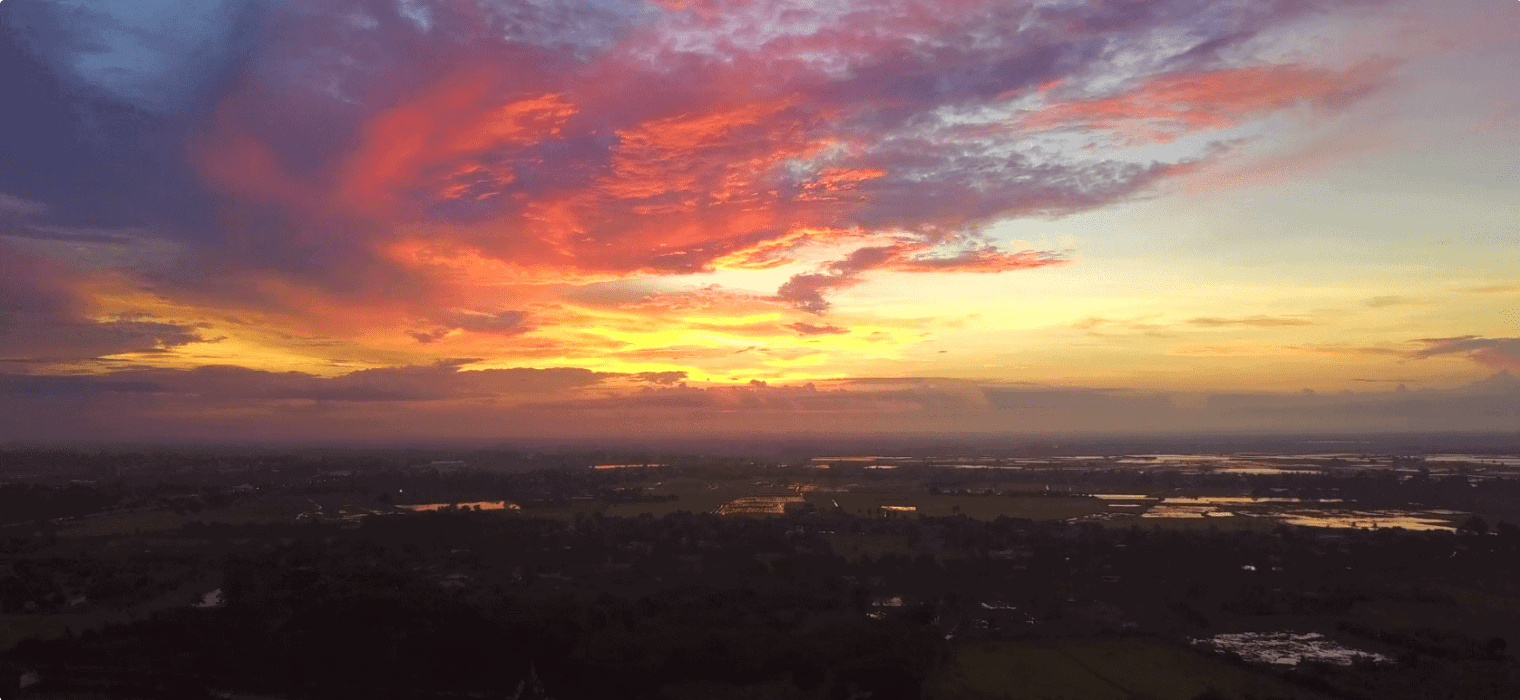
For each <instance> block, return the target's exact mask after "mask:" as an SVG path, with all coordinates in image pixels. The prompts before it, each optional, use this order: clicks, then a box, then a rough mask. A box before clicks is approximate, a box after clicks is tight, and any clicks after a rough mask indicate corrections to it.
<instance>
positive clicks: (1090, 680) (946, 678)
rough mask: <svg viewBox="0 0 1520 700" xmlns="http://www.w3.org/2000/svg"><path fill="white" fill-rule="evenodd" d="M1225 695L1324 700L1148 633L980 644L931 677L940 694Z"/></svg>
mask: <svg viewBox="0 0 1520 700" xmlns="http://www.w3.org/2000/svg"><path fill="white" fill-rule="evenodd" d="M1209 688H1213V689H1215V690H1217V691H1219V692H1220V693H1222V694H1223V695H1224V696H1225V697H1229V698H1243V697H1251V696H1255V697H1273V698H1303V699H1306V700H1308V699H1313V700H1319V699H1320V698H1322V697H1323V696H1320V695H1317V694H1315V693H1312V692H1309V691H1305V690H1302V689H1300V688H1296V687H1294V686H1291V685H1288V684H1286V683H1284V682H1282V681H1280V680H1278V679H1276V678H1274V677H1272V676H1270V675H1267V674H1264V673H1259V672H1256V671H1252V670H1251V669H1248V668H1242V667H1238V666H1234V665H1231V664H1228V663H1225V662H1223V661H1218V660H1215V659H1212V658H1209V657H1207V656H1205V655H1202V654H1199V653H1196V652H1193V651H1190V650H1187V649H1183V648H1180V647H1175V646H1172V645H1169V644H1164V643H1161V642H1157V641H1153V640H1144V639H1093V640H1067V641H1061V642H1049V643H1020V642H1003V641H997V642H975V643H971V644H967V645H964V646H962V647H960V648H959V649H957V650H956V651H955V653H954V656H953V657H952V659H951V662H950V663H949V664H948V665H947V667H946V669H945V670H944V671H943V672H941V673H940V675H939V676H938V677H936V678H934V679H933V680H932V681H931V683H930V688H929V697H931V698H933V699H934V700H983V699H986V700H992V699H998V700H1037V699H1038V700H1131V699H1133V698H1156V699H1157V700H1192V698H1195V697H1197V696H1198V695H1199V694H1201V693H1203V692H1204V691H1206V690H1208V689H1209Z"/></svg>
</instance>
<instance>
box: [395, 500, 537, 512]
mask: <svg viewBox="0 0 1520 700" xmlns="http://www.w3.org/2000/svg"><path fill="white" fill-rule="evenodd" d="M450 506H457V507H458V508H460V509H461V510H465V509H468V510H521V507H519V506H518V505H517V504H516V503H508V502H506V501H471V502H469V503H414V504H411V505H398V506H396V507H397V508H400V509H402V510H411V511H429V510H443V509H444V508H448V507H450Z"/></svg>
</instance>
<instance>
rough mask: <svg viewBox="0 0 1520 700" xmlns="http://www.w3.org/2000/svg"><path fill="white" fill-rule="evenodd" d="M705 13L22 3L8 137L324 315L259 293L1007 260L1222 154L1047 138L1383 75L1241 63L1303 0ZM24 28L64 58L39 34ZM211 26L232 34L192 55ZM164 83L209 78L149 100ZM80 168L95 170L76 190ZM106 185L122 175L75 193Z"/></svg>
mask: <svg viewBox="0 0 1520 700" xmlns="http://www.w3.org/2000/svg"><path fill="white" fill-rule="evenodd" d="M154 2H157V0H154ZM680 7H682V8H683V9H681V10H679V11H675V12H657V11H653V10H652V8H649V7H645V6H640V5H638V4H637V3H618V4H607V3H592V2H564V3H553V4H550V5H531V6H530V5H527V4H522V3H517V2H491V3H436V4H429V5H427V6H426V8H425V10H419V9H416V8H413V9H410V10H409V9H407V7H406V6H402V5H395V4H392V5H384V4H375V3H367V2H359V1H358V0H315V1H314V2H310V3H300V4H298V5H289V4H260V3H244V2H231V1H228V2H220V3H212V4H208V5H207V7H205V8H201V9H199V10H197V11H196V12H194V13H192V15H191V16H187V17H184V18H181V19H180V20H179V22H178V23H177V24H174V25H170V24H166V23H164V22H163V21H162V20H161V19H159V16H158V15H157V14H155V13H153V12H150V11H131V12H128V11H126V10H123V9H122V8H115V9H113V8H100V9H98V10H91V11H90V12H89V13H86V14H81V15H79V17H80V18H83V19H87V20H88V21H87V22H84V23H82V24H68V23H66V22H63V21H62V18H63V17H64V14H65V13H64V12H63V11H62V10H61V9H59V8H54V9H50V10H44V9H32V10H27V12H26V13H25V14H26V17H25V18H24V20H25V21H24V22H23V21H22V19H16V20H14V21H15V22H19V23H20V24H16V25H15V26H14V27H11V28H10V29H9V30H8V31H7V32H6V33H5V36H6V37H8V38H9V39H8V40H9V41H10V43H9V44H7V46H8V47H9V50H10V51H11V52H12V53H13V54H15V55H16V56H17V58H18V65H23V66H24V67H26V70H28V71H31V74H34V75H33V78H37V79H38V80H42V81H43V82H44V83H47V84H49V85H51V86H52V88H51V90H52V91H51V92H47V93H46V94H45V95H44V96H45V97H46V98H47V99H45V100H42V101H40V102H38V103H37V104H35V105H30V106H28V110H30V111H26V113H25V114H24V115H22V116H15V115H13V117H15V118H16V119H21V118H22V117H24V118H25V119H26V120H30V122H29V123H32V122H34V123H35V124H34V125H37V126H39V127H45V128H37V129H26V128H17V129H10V130H9V131H10V132H11V133H29V132H36V133H42V134H43V136H44V138H43V139H42V141H43V143H41V144H40V145H38V144H30V145H28V144H20V142H17V144H11V143H10V142H7V145H21V146H24V147H21V148H19V149H17V152H18V153H22V154H23V155H24V156H25V157H26V158H28V159H29V161H34V162H48V163H50V167H53V168H55V169H59V170H60V172H61V173H62V175H61V177H60V178H59V179H57V180H56V181H52V182H42V181H38V180H36V179H35V178H33V179H32V180H31V181H30V184H28V185H27V186H26V187H23V188H21V189H15V188H11V187H10V184H12V183H17V184H20V183H23V182H24V181H25V180H24V178H21V177H20V172H19V170H18V171H16V172H13V173H11V174H10V175H9V176H7V177H5V178H0V191H4V192H7V193H8V194H10V195H12V196H15V197H19V198H22V199H24V200H26V201H29V202H35V203H38V204H39V205H42V206H47V207H50V208H51V210H53V211H55V213H57V214H59V216H62V217H65V218H67V217H78V216H82V215H84V214H87V213H88V214H89V215H91V216H93V217H94V218H95V219H96V220H97V223H101V224H107V223H109V224H111V225H113V226H121V225H127V224H132V225H141V224H151V225H152V227H153V228H154V230H155V231H159V232H162V234H163V235H167V236H173V237H177V238H179V239H181V240H182V241H183V242H184V243H185V244H186V245H187V255H189V256H191V258H192V259H194V260H195V261H196V262H197V263H198V264H196V265H186V266H176V267H174V268H172V269H168V270H164V271H162V272H163V274H162V276H161V280H160V285H161V286H162V287H163V288H165V289H167V290H170V291H173V292H174V293H177V294H182V295H191V296H193V297H194V298H197V299H204V298H206V296H207V295H212V296H214V298H216V299H217V300H219V301H220V302H222V303H235V304H240V305H244V306H258V305H260V304H265V305H275V306H276V307H277V308H279V309H281V310H282V311H287V312H288V311H291V310H292V309H296V308H298V307H299V305H298V304H296V303H295V302H294V301H289V300H286V299H282V298H280V297H278V296H271V295H267V294H259V293H251V292H254V291H257V290H258V289H259V288H261V287H268V286H283V287H286V288H289V289H291V290H299V292H300V293H299V294H296V292H295V291H292V292H291V294H290V295H289V296H299V297H301V298H303V299H306V300H309V299H310V298H311V297H321V298H323V299H325V300H327V301H329V302H331V303H334V304H342V305H349V306H354V307H359V308H363V307H364V306H365V305H366V304H369V303H371V302H373V301H375V300H377V299H382V298H383V299H385V300H386V301H387V303H389V304H394V305H397V306H404V307H407V308H405V309H398V313H397V314H396V315H397V316H408V315H410V316H413V317H415V316H420V315H425V314H426V312H427V311H429V310H430V308H432V307H435V306H436V305H438V304H439V303H440V302H441V301H443V300H449V299H458V298H459V297H460V296H477V295H480V294H482V291H481V287H482V286H483V285H485V284H486V283H485V280H492V282H491V283H490V284H494V285H504V284H506V285H509V284H514V283H522V284H540V283H545V282H555V281H559V282H569V283H572V284H578V283H586V282H592V281H606V280H614V279H629V278H636V277H641V276H650V275H682V274H689V273H698V272H706V271H712V270H715V269H724V268H726V267H730V266H732V267H740V268H745V267H748V268H753V267H756V266H759V267H765V266H775V265H782V264H788V263H795V262H798V261H800V260H803V259H805V256H803V253H804V252H805V251H806V250H808V249H809V248H810V247H816V246H820V245H828V244H831V243H835V242H838V241H839V240H841V238H843V237H857V238H862V239H865V240H866V243H867V247H882V246H899V245H900V246H906V247H905V248H904V249H903V251H904V254H902V255H898V256H896V257H894V259H893V260H892V262H891V264H890V265H884V266H882V267H885V268H886V269H893V270H897V271H912V272H924V273H931V272H993V271H1007V270H1016V269H1023V268H1026V267H1031V266H1036V265H1041V264H1053V263H1054V262H1055V260H1054V258H1053V257H1052V256H1058V254H1055V253H1049V252H1039V251H1004V250H1001V249H999V248H997V247H994V246H992V245H991V244H990V243H987V242H985V241H980V240H978V239H977V238H976V235H977V234H978V233H979V232H980V231H982V230H983V229H985V228H986V227H987V226H989V225H991V224H993V223H996V222H998V221H1001V220H1005V219H1009V218H1018V217H1025V216H1059V215H1062V214H1067V213H1072V212H1077V211H1084V210H1088V209H1093V208H1097V207H1102V206H1105V205H1108V204H1112V203H1115V202H1120V201H1124V200H1125V199H1127V198H1130V197H1133V196H1135V195H1137V194H1139V193H1142V192H1144V191H1145V190H1146V189H1147V188H1148V187H1150V186H1151V185H1153V184H1154V183H1156V182H1158V181H1160V180H1163V179H1165V178H1168V177H1172V176H1174V175H1177V174H1179V173H1182V172H1185V171H1186V170H1187V169H1188V166H1189V165H1190V164H1191V161H1193V160H1196V158H1193V157H1188V156H1179V157H1178V158H1177V159H1174V160H1173V161H1170V162H1152V163H1139V162H1130V161H1127V160H1124V159H1120V158H1109V157H1106V156H1105V155H1104V154H1101V153H1100V154H1099V155H1098V157H1096V158H1095V157H1094V156H1093V153H1091V152H1082V153H1075V152H1063V151H1061V150H1059V149H1057V150H1052V149H1050V148H1049V147H1048V146H1049V142H1048V141H1043V140H1041V137H1039V135H1038V134H1034V133H1032V130H1040V129H1056V128H1059V129H1067V130H1070V129H1079V130H1082V131H1086V132H1098V131H1113V130H1116V129H1125V128H1131V127H1129V126H1125V125H1123V124H1119V123H1118V122H1119V121H1126V122H1127V121H1135V120H1141V121H1158V120H1159V121H1161V122H1165V125H1164V128H1165V129H1166V130H1168V133H1170V134H1181V133H1188V132H1207V131H1209V130H1214V129H1218V128H1220V127H1221V126H1224V125H1227V124H1231V123H1236V122H1238V121H1240V120H1244V119H1249V118H1254V117H1258V116H1262V115H1266V114H1269V113H1272V112H1274V111H1278V110H1282V109H1285V108H1288V107H1291V106H1293V105H1296V104H1299V103H1301V102H1306V101H1307V102H1312V103H1327V102H1333V101H1336V100H1342V101H1345V100H1352V99H1356V98H1357V97H1358V96H1359V95H1361V94H1363V93H1364V92H1365V91H1366V90H1367V89H1370V87H1369V86H1371V85H1374V84H1376V78H1377V74H1376V73H1375V71H1371V70H1370V69H1369V70H1360V71H1358V70H1353V71H1343V72H1334V71H1329V70H1326V69H1321V68H1317V67H1314V66H1307V65H1296V64H1249V65H1220V64H1221V61H1222V59H1221V58H1220V57H1222V56H1224V55H1226V54H1227V53H1228V52H1229V51H1230V50H1231V48H1232V47H1239V46H1242V45H1245V44H1247V43H1248V42H1250V41H1251V40H1252V39H1253V37H1256V36H1258V35H1260V34H1262V33H1263V32H1265V31H1268V30H1270V29H1272V28H1274V27H1280V26H1283V25H1285V24H1287V23H1290V22H1292V21H1295V20H1296V19H1297V18H1299V17H1302V16H1304V15H1305V13H1307V12H1309V9H1308V8H1307V6H1305V5H1304V4H1303V3H1298V2H1293V1H1291V0H1276V1H1269V2H1264V3H1260V4H1258V5H1257V6H1253V7H1251V8H1249V9H1245V8H1238V7H1229V8H1226V7H1217V6H1214V5H1211V4H1209V3H1202V2H1199V1H1198V0H1145V1H1144V2H1139V3H1110V2H1104V3H1093V4H1089V5H1083V6H1070V7H1063V8H1055V7H1041V8H1035V9H1030V8H1024V9H1018V10H1015V8H1012V7H1010V6H1007V5H1006V4H1005V3H998V2H990V1H981V0H973V1H972V2H958V3H943V2H929V1H923V2H920V1H916V0H890V1H888V0H882V1H881V2H876V1H874V0H872V1H869V2H868V1H866V0H861V1H859V2H847V3H839V4H836V5H830V6H826V7H825V6H819V5H817V4H816V3H805V2H789V1H771V0H764V1H756V2H749V3H729V4H715V3H705V2H698V3H684V4H681V5H680ZM76 14H77V13H76ZM17 17H20V16H19V15H18V16H17ZM81 21H83V20H81ZM276 27H279V28H281V29H279V30H278V31H275V29H274V28H276ZM23 29H25V31H31V32H32V33H33V35H35V36H42V35H46V37H47V39H46V50H45V51H44V50H41V49H38V46H40V45H41V44H33V43H27V42H22V41H18V40H16V39H15V38H14V37H17V36H21V35H23V34H24V32H23V31H22V30H23ZM38 32H41V33H42V34H38ZM231 36H235V37H236V38H237V40H236V41H226V40H225V39H226V38H227V37H231ZM1179 36H1183V37H1187V38H1186V40H1181V41H1178V40H1169V41H1166V42H1162V41H1157V38H1158V37H1179ZM89 41H94V42H95V43H94V44H90V43H89ZM192 45H194V46H199V47H202V48H203V50H204V51H205V52H207V53H206V55H205V56H203V57H199V58H198V59H197V61H195V62H188V61H182V60H179V59H178V58H175V57H176V56H180V55H181V54H182V53H183V52H184V51H185V50H186V48H187V47H189V46H192ZM930 46H932V47H933V50H927V49H926V47H930ZM39 51H40V53H39ZM92 52H93V53H92ZM1119 56H1124V57H1125V58H1124V59H1123V60H1119V58H1118V57H1119ZM81 57H89V60H88V61H86V60H84V58H81ZM23 59H24V60H23ZM90 61H94V62H95V63H93V64H90V65H93V66H96V67H95V68H89V67H85V64H86V63H89V62H90ZM191 63H193V64H194V67H190V64H191ZM112 66H115V68H113V67H112ZM116 68H121V70H117V69H116ZM113 71H114V72H113ZM112 76H114V77H112ZM29 79H30V78H29ZM150 79H151V80H158V81H161V82H168V83H172V84H173V85H175V86H176V89H177V90H182V91H189V94H188V95H185V94H177V95H173V96H169V95H162V96H161V97H163V98H164V99H148V98H151V97H155V96H154V95H152V94H150V93H151V91H144V89H143V86H144V85H146V84H148V82H151V80H150ZM81 81H82V83H88V84H93V85H96V86H97V87H102V88H103V89H104V92H101V93H99V94H98V95H97V96H96V97H95V98H92V99H94V100H95V102H93V103H91V105H93V106H91V107H90V109H94V110H95V111H96V112H98V114H99V115H101V118H97V119H93V121H92V122H91V123H95V124H100V125H102V126H101V127H100V129H99V130H98V131H94V132H91V133H93V134H96V135H97V136H99V137H100V138H99V139H97V140H100V139H104V141H102V143H104V144H105V145H106V146H107V147H106V148H104V149H102V148H91V149H80V148H71V147H69V146H68V145H67V143H66V142H67V141H69V139H68V138H66V136H68V135H69V134H68V133H67V132H68V130H70V129H73V130H75V131H78V130H81V129H85V128H87V125H86V122H85V121H81V120H79V119H76V118H72V117H67V116H66V115H68V114H71V113H75V112H77V111H78V109H79V107H80V105H79V104H78V102H79V99H80V98H79V94H80V93H79V92H78V91H77V90H72V89H71V87H70V86H77V85H79V84H82V83H81ZM145 81H148V82H145ZM1116 85H1117V86H1119V87H1118V88H1115V87H1113V86H1116ZM714 86H721V89H714ZM112 96H114V97H112ZM150 103H151V104H150ZM49 110H51V111H49ZM143 110H146V112H144V111H143ZM102 119H104V121H102ZM185 125H190V128H185ZM14 126H17V127H22V126H26V125H24V124H21V123H19V122H18V123H17V124H15V125H14ZM88 128H94V127H88ZM1146 128H1151V127H1146ZM88 140H89V139H86V141H88ZM179 154H189V156H190V162H188V163H185V162H171V159H172V158H175V157H178V155H179ZM60 156H62V157H60ZM105 160H109V161H110V162H111V163H112V164H113V165H111V166H110V167H104V168H102V167H97V165H99V162H104V161H105ZM97 161H99V162H97ZM85 173H100V175H99V176H98V177H102V178H104V180H103V181H102V182H101V186H100V187H98V188H93V189H90V190H89V191H85V190H81V189H80V188H79V186H78V185H77V183H71V184H65V183H66V182H70V180H69V179H70V178H76V177H77V176H79V175H82V174H85ZM97 190H98V191H100V192H110V193H112V194H109V195H107V196H102V197H98V198H95V200H98V201H99V202H100V204H97V205H83V204H81V202H84V201H87V200H91V198H90V197H89V196H87V195H89V194H92V193H94V192H95V191H97ZM65 192H67V193H68V194H64V193H65ZM75 195H86V196H75ZM129 202H137V203H138V204H136V205H131V204H129ZM148 202H151V203H153V205H151V206H149V205H146V204H145V203H148ZM833 274H837V275H839V277H840V278H839V279H833V280H829V279H824V278H821V277H812V278H799V279H798V280H797V281H796V283H795V284H793V285H792V286H791V287H790V288H789V289H788V293H787V294H786V295H783V296H784V298H786V299H787V300H788V301H789V302H790V303H793V304H796V305H798V306H799V308H804V309H807V310H821V309H823V308H825V307H826V302H824V301H823V299H824V297H825V296H827V294H828V293H829V292H831V291H836V290H838V289H840V288H843V287H844V286H848V285H849V284H851V281H850V279H849V277H850V275H848V274H844V273H833ZM272 279H273V280H274V281H271V280H272ZM176 285H177V286H179V287H182V289H178V290H174V289H173V287H174V286H176ZM397 290H403V291H402V292H401V293H399V294H398V293H397ZM445 303H446V302H445ZM456 303H457V302H456ZM376 322H377V323H378V322H381V321H380V319H376ZM385 322H387V323H392V322H395V321H394V319H391V318H389V317H388V318H387V319H386V320H385ZM448 325H449V324H447V323H444V322H439V323H438V324H437V325H436V327H423V328H413V329H411V332H412V334H413V335H414V336H418V337H422V338H434V337H438V336H439V333H440V332H444V329H445V327H446V326H448Z"/></svg>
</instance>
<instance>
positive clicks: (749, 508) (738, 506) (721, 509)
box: [717, 494, 804, 515]
mask: <svg viewBox="0 0 1520 700" xmlns="http://www.w3.org/2000/svg"><path fill="white" fill-rule="evenodd" d="M803 502H804V501H803V498H802V497H801V496H798V495H796V494H779V495H766V496H740V497H738V498H735V499H734V500H732V501H729V502H727V503H724V504H723V505H721V506H718V510H717V513H718V515H781V514H783V513H785V512H786V511H787V507H788V506H790V507H793V508H795V507H797V506H799V505H801V504H802V503H803Z"/></svg>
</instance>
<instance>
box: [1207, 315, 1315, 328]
mask: <svg viewBox="0 0 1520 700" xmlns="http://www.w3.org/2000/svg"><path fill="white" fill-rule="evenodd" d="M1188 323H1191V324H1193V325H1195V326H1208V327H1217V326H1256V327H1259V328H1270V327H1274V326H1312V325H1314V322H1313V321H1309V320H1307V319H1302V318H1282V317H1274V316H1250V317H1243V318H1221V317H1218V316H1200V317H1198V318H1193V319H1189V320H1188Z"/></svg>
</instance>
